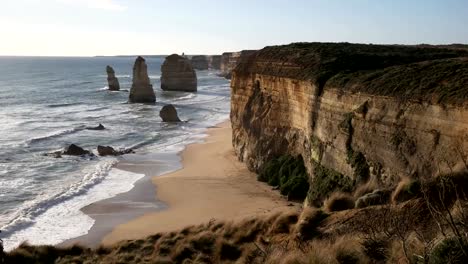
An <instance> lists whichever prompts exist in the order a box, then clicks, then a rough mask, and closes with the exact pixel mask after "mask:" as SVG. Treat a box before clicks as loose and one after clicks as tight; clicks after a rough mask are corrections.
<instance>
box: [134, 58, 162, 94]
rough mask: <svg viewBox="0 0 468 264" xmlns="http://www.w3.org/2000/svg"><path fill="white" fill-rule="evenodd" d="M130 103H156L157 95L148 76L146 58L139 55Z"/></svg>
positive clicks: (135, 66)
mask: <svg viewBox="0 0 468 264" xmlns="http://www.w3.org/2000/svg"><path fill="white" fill-rule="evenodd" d="M129 102H130V103H154V102H156V95H155V94H154V90H153V85H151V83H150V79H149V77H148V66H147V65H146V61H145V59H143V58H142V57H140V56H138V58H137V59H136V61H135V65H134V66H133V83H132V89H130V96H129Z"/></svg>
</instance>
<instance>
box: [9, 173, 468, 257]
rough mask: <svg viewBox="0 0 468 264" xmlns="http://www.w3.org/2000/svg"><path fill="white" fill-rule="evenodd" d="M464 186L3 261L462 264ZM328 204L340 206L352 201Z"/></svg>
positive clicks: (467, 208) (33, 249) (432, 187)
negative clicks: (400, 199) (377, 202)
mask: <svg viewBox="0 0 468 264" xmlns="http://www.w3.org/2000/svg"><path fill="white" fill-rule="evenodd" d="M466 180H468V173H461V174H454V175H446V176H441V177H438V178H436V179H433V180H432V181H425V182H422V183H421V184H420V188H415V187H414V186H413V185H414V184H409V185H408V184H403V185H404V186H413V187H408V188H409V189H412V191H414V192H417V193H418V195H416V196H413V198H411V199H410V200H408V201H406V202H398V203H392V204H386V205H380V206H369V207H367V208H363V209H349V210H348V208H346V206H345V207H344V208H343V207H340V206H338V207H333V208H334V209H339V210H328V209H333V208H331V207H328V208H327V213H325V212H324V211H323V210H322V209H317V208H312V207H306V208H304V209H303V210H302V212H298V211H296V209H291V211H289V212H284V213H280V214H275V215H271V216H264V217H254V218H248V219H245V220H242V221H239V222H230V221H215V220H212V221H210V222H209V223H206V224H203V225H199V226H189V227H187V228H184V229H182V230H178V231H174V232H170V233H160V234H155V235H153V236H150V237H147V238H145V239H139V240H129V241H123V242H121V243H118V244H115V245H113V246H110V247H104V246H100V247H98V248H95V249H89V248H84V247H80V246H73V247H69V248H56V247H52V246H29V245H27V244H23V245H21V246H20V247H18V248H17V249H15V250H13V251H11V252H8V253H7V254H6V255H5V259H4V260H5V263H24V264H29V263H281V264H283V263H284V264H286V263H298V264H302V263H304V264H305V263H336V264H338V263H388V264H390V263H410V264H413V263H414V264H419V263H429V264H442V263H452V264H458V263H465V260H466V259H468V246H467V245H468V237H467V234H468V225H467V224H466V223H467V222H468V198H467V196H466V193H467V191H468V187H467V186H466V185H465V184H464V183H465V182H466ZM409 182H411V181H409ZM418 189H419V191H418ZM395 191H396V190H395ZM356 192H358V190H356ZM334 197H335V198H336V199H338V200H341V201H345V202H346V203H348V202H349V201H350V200H351V199H352V198H351V197H350V196H347V197H346V198H344V196H343V195H336V196H334ZM343 199H344V200H343ZM335 205H337V204H336V203H335Z"/></svg>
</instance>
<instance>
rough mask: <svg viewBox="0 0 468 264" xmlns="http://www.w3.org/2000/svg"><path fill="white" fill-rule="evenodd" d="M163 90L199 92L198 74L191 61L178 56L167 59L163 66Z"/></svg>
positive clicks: (174, 55) (173, 55)
mask: <svg viewBox="0 0 468 264" xmlns="http://www.w3.org/2000/svg"><path fill="white" fill-rule="evenodd" d="M161 73H162V75H161V89H163V90H166V91H184V92H196V91H197V74H196V73H195V71H194V70H193V68H192V65H191V63H190V61H189V60H188V59H187V58H185V57H182V56H179V55H177V54H172V55H170V56H168V57H166V60H165V61H164V63H163V65H162V66H161Z"/></svg>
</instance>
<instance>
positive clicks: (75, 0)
mask: <svg viewBox="0 0 468 264" xmlns="http://www.w3.org/2000/svg"><path fill="white" fill-rule="evenodd" d="M57 1H58V2H61V3H66V4H71V5H76V6H85V7H88V8H96V9H106V10H112V11H124V10H126V9H127V7H126V6H123V5H119V4H117V3H115V1H114V0H57Z"/></svg>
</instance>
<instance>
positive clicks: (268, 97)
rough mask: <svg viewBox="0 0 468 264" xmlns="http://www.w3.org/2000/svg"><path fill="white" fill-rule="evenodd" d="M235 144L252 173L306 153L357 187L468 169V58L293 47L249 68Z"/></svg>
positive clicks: (240, 72)
mask: <svg viewBox="0 0 468 264" xmlns="http://www.w3.org/2000/svg"><path fill="white" fill-rule="evenodd" d="M231 90H232V101H231V122H232V128H233V145H234V148H235V151H236V153H237V155H238V157H239V158H240V159H241V160H243V161H244V162H245V163H246V164H247V165H248V167H249V168H250V169H251V170H253V171H259V170H260V169H261V168H262V166H263V165H264V164H265V162H267V161H268V160H271V159H272V158H275V157H278V156H280V155H286V154H287V155H301V156H302V157H303V159H304V163H305V166H306V167H307V171H308V173H309V175H310V177H311V178H313V177H314V175H315V172H316V171H317V169H320V168H326V169H328V170H330V171H333V172H336V173H338V174H341V175H342V176H343V177H350V178H351V179H353V180H355V181H354V182H358V181H365V180H367V179H368V178H369V177H375V178H376V179H377V180H379V181H380V182H382V183H383V184H384V185H389V186H390V185H394V184H395V182H396V181H397V180H398V179H399V178H400V177H422V178H424V177H433V176H435V175H438V174H441V173H450V172H454V171H460V170H466V169H468V167H467V164H468V53H467V52H466V51H460V50H458V51H457V50H448V49H437V48H433V47H428V48H421V47H403V46H376V45H356V44H324V43H310V44H305V43H304V44H292V45H288V46H279V47H267V48H265V49H263V50H261V51H259V52H257V53H256V54H254V55H252V56H250V57H249V58H247V59H245V60H242V61H241V62H240V64H239V65H238V66H237V68H236V69H235V70H234V72H233V78H232V82H231Z"/></svg>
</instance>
